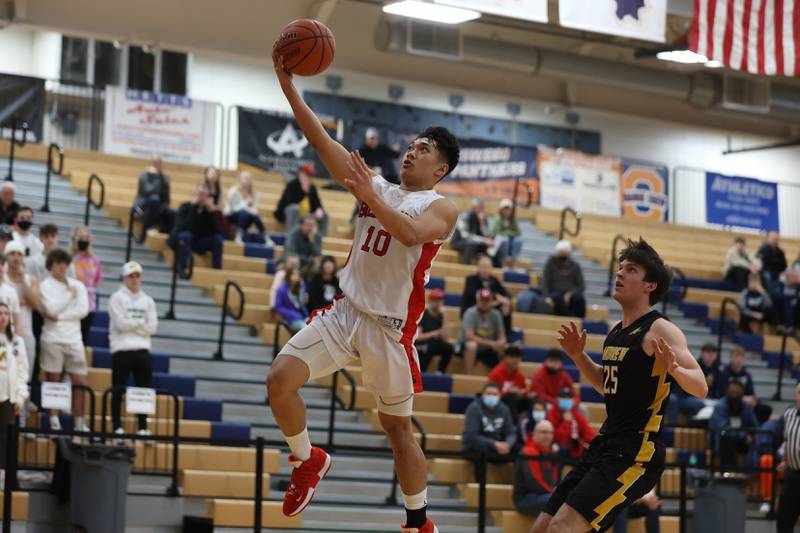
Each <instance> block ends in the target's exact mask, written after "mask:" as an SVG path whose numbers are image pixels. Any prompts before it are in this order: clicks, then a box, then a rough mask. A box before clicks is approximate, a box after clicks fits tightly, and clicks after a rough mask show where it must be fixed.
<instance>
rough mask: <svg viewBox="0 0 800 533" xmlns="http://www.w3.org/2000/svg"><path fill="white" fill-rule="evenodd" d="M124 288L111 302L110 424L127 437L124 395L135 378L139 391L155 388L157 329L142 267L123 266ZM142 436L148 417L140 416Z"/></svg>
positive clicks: (109, 302) (109, 308)
mask: <svg viewBox="0 0 800 533" xmlns="http://www.w3.org/2000/svg"><path fill="white" fill-rule="evenodd" d="M121 274H122V285H121V286H120V287H119V289H117V290H116V291H115V292H114V294H112V295H111V298H110V299H109V301H108V316H109V325H108V340H109V343H110V349H111V383H112V385H113V387H114V390H113V392H112V396H111V420H112V424H113V426H114V432H115V433H125V430H124V429H123V427H122V418H121V416H120V406H121V403H122V393H123V391H124V389H125V387H127V386H128V378H129V377H130V375H131V374H133V383H134V385H135V386H136V387H145V388H150V387H152V386H153V364H152V358H151V356H150V349H151V346H152V342H151V338H152V336H153V335H155V334H156V330H157V329H158V315H157V313H156V303H155V301H153V299H152V298H151V297H150V296H148V295H147V294H146V293H145V292H144V291H143V290H142V266H141V265H140V264H139V263H136V262H135V261H129V262H127V263H125V264H124V265H122V270H121ZM138 423H139V430H138V432H137V433H138V434H139V435H149V434H150V432H149V431H148V430H147V416H145V415H139V416H138Z"/></svg>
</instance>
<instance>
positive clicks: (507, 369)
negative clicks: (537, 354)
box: [488, 344, 530, 421]
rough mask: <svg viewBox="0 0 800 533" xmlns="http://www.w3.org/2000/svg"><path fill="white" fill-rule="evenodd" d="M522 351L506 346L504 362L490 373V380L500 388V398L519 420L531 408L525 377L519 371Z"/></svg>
mask: <svg viewBox="0 0 800 533" xmlns="http://www.w3.org/2000/svg"><path fill="white" fill-rule="evenodd" d="M521 362H522V350H520V348H519V346H516V345H514V344H511V345H509V346H506V349H505V354H504V355H503V360H502V361H501V362H500V363H499V364H498V365H497V366H496V367H494V368H493V369H492V371H491V372H489V377H488V380H489V381H490V382H491V383H496V384H497V386H498V387H500V398H501V399H502V400H503V403H505V404H506V405H508V408H509V409H510V410H511V416H512V417H513V418H514V420H515V421H516V420H519V414H520V413H524V412H525V411H527V410H528V409H529V408H530V402H529V401H528V392H527V386H526V384H525V376H524V375H523V374H522V372H521V371H520V369H519V364H520V363H521Z"/></svg>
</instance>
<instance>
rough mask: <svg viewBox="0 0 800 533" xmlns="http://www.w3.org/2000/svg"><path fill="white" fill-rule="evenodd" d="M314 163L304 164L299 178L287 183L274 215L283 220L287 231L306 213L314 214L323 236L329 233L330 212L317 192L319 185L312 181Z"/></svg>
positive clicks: (296, 224)
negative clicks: (326, 209)
mask: <svg viewBox="0 0 800 533" xmlns="http://www.w3.org/2000/svg"><path fill="white" fill-rule="evenodd" d="M314 173H315V170H314V165H303V166H302V167H300V171H299V172H298V173H297V178H295V179H293V180H291V181H290V182H288V183H287V184H286V187H285V188H284V189H283V193H281V197H280V199H279V200H278V206H277V207H276V208H275V212H274V216H275V220H277V221H278V222H283V224H284V226H285V228H286V233H289V232H290V231H291V230H293V229H294V228H296V227H297V226H298V224H300V221H301V220H302V219H303V217H305V216H306V215H309V214H311V215H314V218H315V219H316V220H317V224H318V225H319V233H320V235H322V236H323V237H324V236H326V235H327V234H328V214H327V213H326V212H325V209H324V208H323V207H322V200H320V198H319V194H318V193H317V186H316V185H314V183H313V182H312V181H311V178H312V177H313V176H314Z"/></svg>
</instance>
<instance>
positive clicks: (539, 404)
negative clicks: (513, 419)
mask: <svg viewBox="0 0 800 533" xmlns="http://www.w3.org/2000/svg"><path fill="white" fill-rule="evenodd" d="M530 400H531V410H530V411H528V414H526V415H525V416H524V417H523V418H522V420H520V422H519V431H518V435H519V439H520V441H522V442H524V443H527V442H528V441H529V440H530V439H531V436H532V434H533V428H534V427H535V426H536V424H538V423H539V422H541V421H542V420H544V419H546V418H547V402H545V401H544V400H542V399H541V398H539V397H538V396H530Z"/></svg>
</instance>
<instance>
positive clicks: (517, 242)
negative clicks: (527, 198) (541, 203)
mask: <svg viewBox="0 0 800 533" xmlns="http://www.w3.org/2000/svg"><path fill="white" fill-rule="evenodd" d="M490 234H491V236H492V238H493V239H494V244H493V248H494V250H492V251H494V252H495V253H494V254H492V253H491V251H490V253H489V255H493V256H494V261H493V262H494V265H495V266H496V267H510V268H514V267H515V266H516V264H517V263H516V261H517V258H518V257H519V254H520V253H522V239H521V238H520V231H519V225H518V224H517V219H516V217H515V216H514V202H512V201H511V200H509V199H508V198H503V199H502V200H500V212H499V213H498V214H497V216H496V217H495V218H494V220H492V227H491V230H490Z"/></svg>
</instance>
